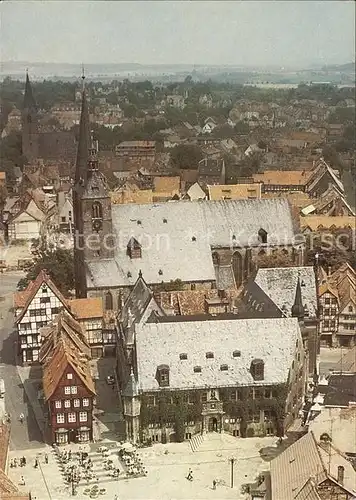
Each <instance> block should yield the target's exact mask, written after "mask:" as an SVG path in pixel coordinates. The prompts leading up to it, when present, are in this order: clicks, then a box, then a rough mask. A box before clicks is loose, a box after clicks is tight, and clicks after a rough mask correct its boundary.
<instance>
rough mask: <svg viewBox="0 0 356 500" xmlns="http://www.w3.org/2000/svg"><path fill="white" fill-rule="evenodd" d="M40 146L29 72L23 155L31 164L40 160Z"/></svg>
mask: <svg viewBox="0 0 356 500" xmlns="http://www.w3.org/2000/svg"><path fill="white" fill-rule="evenodd" d="M38 146H39V134H38V112H37V105H36V101H35V98H34V95H33V91H32V85H31V82H30V78H29V76H28V71H27V72H26V83H25V94H24V102H23V110H22V154H23V155H24V156H25V157H26V158H27V160H28V161H29V162H32V161H34V160H35V159H36V158H38V153H39V151H38Z"/></svg>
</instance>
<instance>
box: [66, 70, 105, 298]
mask: <svg viewBox="0 0 356 500" xmlns="http://www.w3.org/2000/svg"><path fill="white" fill-rule="evenodd" d="M82 92H83V93H82V110H81V117H80V124H79V140H78V152H77V161H76V169H75V186H74V189H73V211H74V224H75V241H74V266H75V268H74V274H75V291H76V297H77V298H82V297H86V275H87V263H88V262H89V261H95V260H98V259H99V260H101V259H112V258H113V257H114V242H113V235H112V221H111V199H110V194H109V191H108V188H107V183H106V179H105V177H104V175H103V174H102V173H101V172H100V171H99V162H98V151H97V145H95V144H94V141H93V139H92V137H91V136H90V123H89V110H88V102H87V96H86V93H85V88H84V79H83V91H82ZM89 240H90V241H89Z"/></svg>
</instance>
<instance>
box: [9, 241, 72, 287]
mask: <svg viewBox="0 0 356 500" xmlns="http://www.w3.org/2000/svg"><path fill="white" fill-rule="evenodd" d="M32 254H33V257H34V258H33V263H32V264H31V265H30V266H29V267H28V268H27V274H26V276H25V277H24V278H22V279H21V280H20V281H19V282H18V284H17V289H18V290H24V289H25V288H26V287H27V285H28V284H29V282H30V281H33V280H35V279H36V277H37V275H38V274H39V272H40V271H42V270H43V269H45V270H46V271H47V273H48V275H49V276H50V278H51V279H52V281H53V283H54V284H55V285H56V286H57V287H58V289H59V290H60V291H61V292H62V293H63V294H64V295H65V296H68V295H69V294H70V292H71V290H73V288H74V259H73V253H72V252H71V251H70V250H67V249H63V248H58V247H54V246H51V245H48V244H47V242H46V240H43V241H38V242H36V243H35V244H34V246H33V249H32Z"/></svg>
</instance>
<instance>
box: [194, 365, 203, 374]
mask: <svg viewBox="0 0 356 500" xmlns="http://www.w3.org/2000/svg"><path fill="white" fill-rule="evenodd" d="M193 370H194V373H201V366H194V368H193Z"/></svg>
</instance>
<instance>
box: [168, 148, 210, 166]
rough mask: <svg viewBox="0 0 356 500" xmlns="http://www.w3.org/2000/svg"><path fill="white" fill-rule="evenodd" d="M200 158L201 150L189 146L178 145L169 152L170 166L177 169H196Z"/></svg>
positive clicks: (201, 155)
mask: <svg viewBox="0 0 356 500" xmlns="http://www.w3.org/2000/svg"><path fill="white" fill-rule="evenodd" d="M202 158H203V154H202V151H201V149H200V148H199V147H198V146H194V145H191V144H187V145H186V144H178V146H175V147H174V148H173V149H172V152H171V163H172V166H173V167H175V168H177V169H181V168H182V169H192V170H193V169H197V168H198V163H199V161H200V160H201V159H202Z"/></svg>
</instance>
